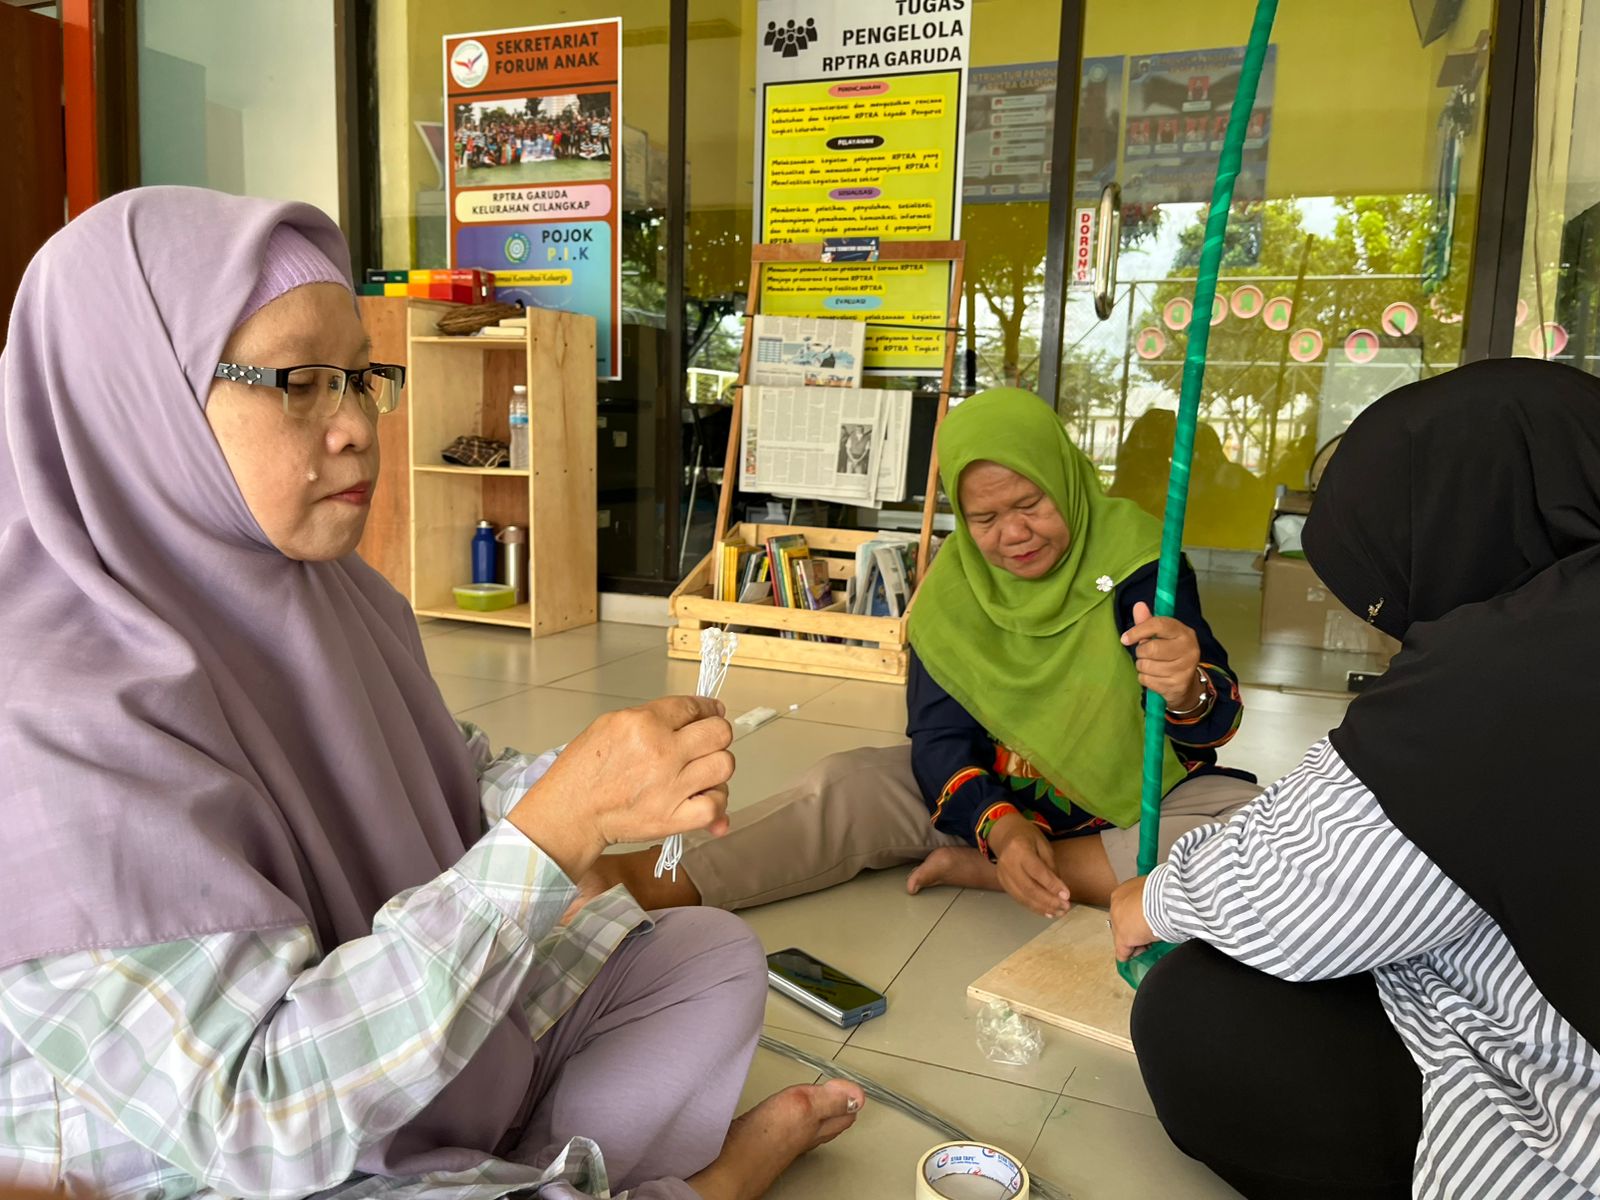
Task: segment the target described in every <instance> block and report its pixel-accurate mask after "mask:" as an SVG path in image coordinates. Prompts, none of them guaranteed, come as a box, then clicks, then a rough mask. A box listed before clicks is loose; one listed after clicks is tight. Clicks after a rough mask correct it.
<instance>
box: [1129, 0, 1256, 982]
mask: <svg viewBox="0 0 1600 1200" xmlns="http://www.w3.org/2000/svg"><path fill="white" fill-rule="evenodd" d="M1277 13H1278V0H1257V3H1256V19H1255V24H1254V25H1253V26H1252V27H1251V29H1250V44H1249V46H1248V47H1246V49H1245V52H1244V66H1243V67H1242V68H1241V69H1240V71H1239V90H1238V91H1237V92H1235V93H1234V97H1233V108H1232V110H1231V111H1230V112H1229V114H1228V132H1227V134H1226V135H1225V136H1224V137H1223V139H1222V157H1221V159H1220V160H1219V161H1218V163H1217V182H1216V186H1215V187H1213V188H1212V189H1211V208H1210V210H1209V211H1208V212H1207V214H1206V239H1205V244H1204V245H1203V246H1202V247H1201V250H1200V271H1199V274H1198V275H1197V276H1196V278H1195V283H1194V311H1193V312H1192V313H1191V314H1190V317H1189V347H1188V351H1187V353H1186V354H1185V355H1184V359H1183V391H1182V392H1181V393H1180V395H1179V397H1178V429H1177V434H1176V436H1175V437H1174V439H1173V445H1172V474H1171V475H1170V476H1169V477H1168V479H1167V512H1166V518H1165V520H1164V521H1163V522H1162V526H1161V564H1160V567H1159V568H1158V570H1157V574H1156V607H1155V615H1156V616H1158V617H1170V616H1171V615H1172V613H1173V610H1174V609H1175V608H1176V600H1177V594H1178V561H1179V559H1180V558H1181V557H1182V555H1183V519H1184V516H1185V514H1186V512H1187V510H1188V507H1189V468H1190V465H1191V463H1192V461H1193V459H1194V430H1195V425H1196V423H1197V422H1198V420H1199V417H1200V385H1201V383H1202V382H1204V380H1205V375H1206V346H1207V344H1208V343H1209V342H1210V340H1211V308H1212V305H1213V304H1214V303H1215V300H1216V295H1217V276H1218V274H1220V273H1221V270H1222V248H1223V242H1224V240H1225V238H1226V236H1227V232H1228V210H1229V209H1230V208H1232V207H1233V181H1234V180H1235V179H1237V178H1238V176H1239V160H1240V158H1241V157H1242V155H1243V153H1244V135H1245V129H1246V127H1247V126H1248V125H1249V124H1250V113H1251V110H1253V109H1254V108H1255V103H1256V86H1257V85H1258V84H1259V83H1260V82H1261V66H1262V64H1263V63H1264V62H1266V59H1267V44H1268V42H1269V41H1270V40H1271V37H1272V22H1273V18H1274V17H1276V16H1277ZM1166 749H1167V702H1166V700H1165V699H1164V698H1163V697H1162V696H1161V694H1160V693H1158V692H1155V691H1148V692H1146V693H1145V705H1144V789H1143V792H1142V793H1141V796H1140V803H1139V874H1141V875H1148V874H1150V872H1151V871H1153V870H1155V866H1156V858H1157V856H1158V854H1159V853H1160V847H1161V801H1162V798H1163V797H1162V794H1161V762H1162V757H1163V755H1164V754H1165V753H1166ZM1172 948H1173V947H1172V945H1171V943H1169V942H1157V943H1156V944H1155V945H1153V946H1151V947H1150V948H1149V949H1148V950H1146V951H1145V952H1144V953H1143V954H1140V955H1138V956H1137V957H1135V958H1132V959H1129V960H1128V961H1127V962H1123V963H1118V964H1117V970H1118V971H1119V972H1120V973H1121V975H1122V977H1123V978H1124V979H1126V980H1127V981H1128V982H1129V983H1130V984H1131V985H1132V986H1134V987H1138V986H1139V981H1140V980H1142V979H1143V978H1144V977H1145V975H1146V974H1147V973H1148V972H1149V970H1150V968H1151V967H1153V966H1154V965H1155V964H1156V963H1157V962H1158V961H1160V960H1161V958H1163V957H1164V956H1165V955H1166V954H1167V953H1168V952H1170V951H1171V950H1172Z"/></svg>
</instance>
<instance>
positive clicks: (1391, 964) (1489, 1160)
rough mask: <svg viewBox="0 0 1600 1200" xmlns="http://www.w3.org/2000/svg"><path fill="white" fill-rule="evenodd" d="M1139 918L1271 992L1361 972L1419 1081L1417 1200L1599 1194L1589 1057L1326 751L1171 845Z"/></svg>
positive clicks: (1479, 913) (1502, 947) (1460, 900)
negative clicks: (1273, 987) (1195, 943)
mask: <svg viewBox="0 0 1600 1200" xmlns="http://www.w3.org/2000/svg"><path fill="white" fill-rule="evenodd" d="M1483 832H1484V836H1486V837H1488V836H1492V831H1489V830H1484V831H1483ZM1144 910H1145V917H1146V919H1147V920H1148V921H1149V924H1150V928H1151V930H1152V931H1153V932H1154V933H1155V935H1156V936H1157V937H1159V938H1163V939H1165V940H1167V941H1173V942H1178V941H1184V940H1186V939H1189V938H1200V939H1203V940H1205V941H1207V942H1210V943H1211V944H1212V945H1214V946H1216V947H1217V948H1218V949H1219V950H1222V951H1224V952H1225V953H1227V954H1228V955H1230V956H1231V957H1233V958H1235V959H1237V960H1238V961H1240V962H1242V963H1246V964H1248V965H1250V966H1252V967H1255V968H1257V969H1258V970H1261V971H1265V972H1268V973H1269V974H1272V975H1276V976H1278V977H1280V978H1283V979H1292V980H1310V979H1332V978H1337V977H1340V976H1344V975H1353V974H1356V973H1357V972H1360V971H1371V972H1372V974H1373V977H1374V978H1375V979H1376V981H1377V985H1378V993H1379V995H1380V997H1381V998H1382V1001H1383V1006H1384V1009H1385V1011H1386V1012H1387V1014H1388V1017H1389V1020H1390V1021H1391V1022H1392V1023H1393V1025H1394V1027H1395V1029H1396V1030H1397V1031H1398V1032H1399V1034H1400V1037H1401V1039H1402V1040H1403V1041H1404V1042H1405V1045H1406V1048H1407V1049H1408V1050H1409V1051H1410V1052H1411V1057H1412V1058H1413V1059H1414V1060H1415V1061H1416V1064H1417V1067H1418V1068H1419V1070H1420V1071H1421V1073H1422V1079H1423V1100H1422V1123H1423V1129H1422V1138H1421V1141H1420V1143H1419V1144H1418V1146H1417V1159H1416V1168H1415V1174H1414V1176H1413V1187H1412V1191H1413V1194H1414V1195H1415V1196H1417V1197H1419V1198H1421V1200H1469V1198H1476V1197H1481V1198H1482V1200H1508V1198H1509V1197H1513V1196H1514V1197H1516V1200H1576V1198H1578V1197H1585V1196H1590V1195H1593V1194H1596V1193H1600V1052H1597V1051H1596V1049H1595V1047H1593V1046H1591V1045H1589V1044H1588V1043H1587V1042H1586V1041H1584V1039H1583V1038H1582V1037H1580V1036H1579V1035H1578V1033H1577V1031H1576V1030H1574V1029H1573V1028H1572V1026H1570V1025H1569V1024H1567V1022H1566V1021H1565V1020H1563V1019H1562V1018H1561V1016H1560V1014H1559V1013H1557V1012H1556V1011H1555V1009H1554V1008H1553V1007H1551V1005H1550V1004H1549V1002H1548V1001H1546V1000H1545V998H1544V997H1543V996H1542V995H1541V994H1540V992H1539V990H1538V989H1537V988H1536V987H1535V986H1534V983H1533V980H1532V979H1531V978H1529V976H1528V973H1527V971H1526V970H1524V969H1523V966H1522V964H1521V962H1520V961H1518V959H1517V956H1516V953H1515V952H1514V951H1513V950H1512V948H1511V944H1510V942H1508V941H1507V940H1506V937H1505V935H1504V934H1503V933H1501V931H1500V927H1499V926H1498V925H1496V924H1495V922H1494V921H1493V920H1492V919H1491V918H1490V917H1489V916H1488V914H1487V913H1485V912H1484V911H1483V910H1482V909H1480V908H1479V907H1478V906H1477V905H1476V904H1474V903H1473V902H1472V900H1471V899H1469V898H1468V897H1467V895H1466V894H1465V893H1464V892H1463V891H1462V890H1461V889H1460V888H1458V887H1457V886H1456V885H1455V884H1454V883H1452V882H1451V881H1450V880H1449V879H1448V878H1447V877H1446V876H1445V875H1444V873H1443V872H1442V871H1440V870H1439V868H1438V867H1436V866H1435V865H1434V864H1433V862H1432V861H1431V860H1430V859H1429V858H1428V857H1427V856H1426V855H1425V854H1423V853H1422V851H1421V850H1419V849H1418V848H1417V847H1416V846H1414V845H1413V844H1412V843H1411V842H1410V841H1409V840H1407V838H1406V837H1405V835H1404V834H1402V833H1401V832H1400V831H1399V830H1398V829H1396V828H1395V827H1394V826H1393V825H1392V824H1390V822H1389V819H1388V818H1387V817H1386V816H1385V815H1384V812H1383V809H1382V808H1381V807H1380V806H1379V804H1378V801H1377V799H1376V798H1375V797H1374V796H1373V795H1372V793H1371V792H1369V791H1368V790H1367V789H1366V787H1365V786H1364V785H1363V784H1362V783H1361V781H1360V780H1359V779H1357V778H1356V777H1355V775H1354V774H1353V773H1352V772H1351V771H1350V769H1349V768H1348V767H1347V766H1346V765H1345V764H1344V762H1343V760H1342V759H1341V758H1340V757H1339V754H1338V752H1337V751H1336V750H1334V748H1333V746H1332V745H1331V744H1330V743H1329V742H1328V741H1326V740H1323V741H1321V742H1319V743H1318V744H1317V745H1315V746H1313V747H1312V748H1311V750H1310V751H1309V752H1308V753H1307V754H1306V757H1305V759H1304V761H1303V762H1302V763H1301V764H1300V766H1299V767H1298V768H1297V769H1295V770H1294V771H1293V772H1291V773H1290V774H1289V775H1287V776H1285V777H1284V778H1283V779H1282V780H1280V781H1279V782H1277V783H1276V784H1274V785H1273V786H1272V787H1270V788H1268V789H1267V791H1266V792H1265V793H1263V794H1262V796H1261V797H1260V798H1259V799H1258V800H1256V801H1255V802H1253V803H1252V804H1250V805H1249V806H1248V807H1246V808H1245V809H1244V810H1242V811H1241V812H1239V813H1238V814H1237V815H1236V816H1235V817H1234V818H1233V820H1231V821H1229V822H1228V823H1227V824H1226V825H1210V826H1207V827H1205V828H1203V829H1197V830H1194V831H1193V832H1192V833H1189V834H1187V835H1185V836H1184V837H1183V838H1181V839H1180V840H1179V841H1178V843H1177V844H1176V845H1175V846H1174V847H1173V849H1172V854H1171V856H1170V859H1169V861H1168V863H1167V864H1166V865H1164V866H1161V867H1158V868H1157V869H1156V870H1155V871H1154V872H1152V873H1151V875H1150V880H1149V883H1148V884H1147V885H1146V888H1145V896H1144ZM1588 932H1589V931H1586V930H1575V931H1574V933H1575V935H1576V940H1575V941H1574V944H1573V953H1575V954H1583V953H1587V952H1588V950H1587V934H1588ZM1313 1086H1314V1085H1313Z"/></svg>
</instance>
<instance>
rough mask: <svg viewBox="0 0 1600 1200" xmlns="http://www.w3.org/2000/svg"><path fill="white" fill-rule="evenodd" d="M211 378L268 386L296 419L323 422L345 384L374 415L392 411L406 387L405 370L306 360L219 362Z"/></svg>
mask: <svg viewBox="0 0 1600 1200" xmlns="http://www.w3.org/2000/svg"><path fill="white" fill-rule="evenodd" d="M212 378H214V379H226V380H227V381H228V382H229V383H244V384H249V385H251V386H253V387H269V388H273V389H275V390H276V391H278V392H279V393H280V394H281V395H282V396H283V411H284V412H285V413H286V414H287V415H288V416H290V417H292V418H294V419H295V420H297V421H312V420H320V421H325V420H327V419H328V418H329V417H331V416H333V414H334V413H336V412H338V411H339V406H340V405H341V404H343V403H344V391H345V387H346V386H347V385H349V384H354V385H355V389H356V395H357V396H358V397H359V398H360V400H361V403H362V406H363V407H364V408H366V409H367V410H368V411H369V412H372V413H374V414H381V413H388V412H393V411H394V410H395V407H396V406H397V405H398V404H399V403H400V392H401V389H403V388H404V387H405V386H406V369H405V368H404V367H397V366H395V365H393V364H392V363H373V364H372V365H371V366H370V367H362V368H361V369H360V370H358V371H349V370H346V369H345V368H343V367H331V366H328V365H326V364H324V363H308V364H306V365H305V366H299V367H250V366H246V365H244V364H243V363H227V362H225V363H218V364H217V369H216V371H215V372H213V374H212Z"/></svg>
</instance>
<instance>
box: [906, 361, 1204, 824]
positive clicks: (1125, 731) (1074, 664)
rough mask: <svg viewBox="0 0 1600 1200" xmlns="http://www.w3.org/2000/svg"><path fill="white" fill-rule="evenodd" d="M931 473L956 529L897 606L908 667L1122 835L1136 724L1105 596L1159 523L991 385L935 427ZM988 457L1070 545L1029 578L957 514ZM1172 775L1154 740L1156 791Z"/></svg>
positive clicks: (1134, 803) (1045, 422) (1031, 405)
mask: <svg viewBox="0 0 1600 1200" xmlns="http://www.w3.org/2000/svg"><path fill="white" fill-rule="evenodd" d="M938 448H939V474H940V476H941V477H942V478H943V480H944V489H945V493H946V494H947V495H948V496H949V497H950V504H951V507H952V508H954V509H955V515H956V527H955V532H954V534H952V535H951V538H950V542H949V543H948V544H947V545H946V546H945V547H944V549H943V550H942V551H940V553H939V557H938V558H937V559H935V560H934V564H933V567H932V569H931V570H930V571H929V572H928V577H927V579H926V580H925V581H924V582H923V584H922V588H921V590H920V592H919V593H918V596H917V602H916V604H915V605H914V606H913V607H912V609H911V621H910V629H909V633H910V638H911V644H912V646H913V647H914V648H915V649H916V652H917V656H918V657H919V658H920V659H921V660H922V665H923V666H924V667H926V668H927V670H928V674H929V675H931V676H933V678H934V680H935V681H936V682H937V683H938V684H939V686H940V687H942V688H944V690H945V691H947V692H949V693H950V695H952V696H953V697H955V699H956V700H957V701H958V702H959V703H960V704H961V706H962V707H963V708H965V709H966V710H967V711H968V712H969V713H971V714H972V715H973V716H974V717H976V718H977V719H978V720H979V721H980V722H981V723H982V725H983V727H984V728H985V729H986V730H988V731H989V733H990V735H991V736H993V737H994V738H996V739H997V740H999V741H1000V742H1002V743H1004V744H1005V745H1006V746H1008V747H1010V748H1011V749H1012V750H1014V751H1016V752H1017V753H1018V754H1020V755H1022V756H1023V757H1025V758H1026V759H1027V760H1028V761H1029V762H1031V763H1032V764H1033V765H1034V766H1035V767H1036V768H1037V769H1038V770H1039V773H1040V774H1041V775H1043V776H1044V778H1045V779H1046V780H1047V781H1048V782H1049V783H1050V784H1051V786H1053V787H1054V788H1055V789H1056V791H1058V792H1059V793H1061V795H1062V796H1064V797H1066V798H1067V799H1069V800H1071V801H1072V802H1073V803H1074V804H1076V805H1077V806H1078V807H1080V808H1083V809H1086V810H1087V811H1089V812H1091V813H1093V814H1095V815H1096V816H1098V817H1103V818H1104V819H1106V820H1108V821H1111V822H1113V823H1114V824H1116V825H1119V826H1122V827H1123V828H1127V827H1129V826H1131V825H1134V824H1135V823H1137V822H1138V820H1139V786H1140V767H1141V759H1142V754H1143V746H1144V718H1143V715H1142V713H1141V712H1140V707H1139V704H1138V703H1137V697H1138V696H1139V676H1138V672H1137V670H1136V669H1135V668H1134V665H1133V660H1132V658H1131V657H1130V655H1129V654H1128V650H1127V648H1126V647H1125V646H1123V645H1122V642H1121V636H1120V633H1119V631H1118V629H1117V620H1116V611H1115V610H1116V606H1115V605H1114V604H1113V602H1112V601H1113V597H1114V595H1115V592H1114V589H1115V587H1116V586H1117V585H1119V584H1121V583H1122V582H1123V580H1125V579H1127V578H1128V576H1130V575H1132V574H1133V573H1134V572H1135V571H1137V570H1139V568H1141V567H1143V566H1144V565H1145V564H1147V563H1150V562H1154V561H1155V560H1156V559H1157V558H1158V557H1159V555H1160V552H1161V526H1160V524H1159V523H1158V522H1157V521H1156V519H1155V518H1154V517H1152V516H1150V515H1149V514H1148V513H1146V512H1145V511H1144V510H1143V509H1141V508H1140V507H1139V506H1138V505H1136V504H1134V503H1133V502H1132V501H1129V500H1116V499H1112V498H1111V497H1108V496H1107V495H1106V494H1105V493H1104V492H1103V491H1102V490H1101V488H1100V480H1099V478H1098V477H1097V476H1096V474H1095V468H1094V464H1092V463H1091V462H1090V461H1089V459H1088V458H1087V457H1086V456H1085V455H1084V454H1083V452H1082V451H1080V450H1079V449H1078V448H1077V447H1076V446H1074V445H1073V444H1072V441H1071V439H1070V438H1068V437H1067V431H1066V430H1065V429H1064V428H1063V427H1062V425H1061V421H1060V419H1059V418H1058V417H1057V416H1056V414H1055V413H1054V412H1053V411H1052V410H1051V409H1050V407H1049V406H1048V405H1047V404H1045V402H1044V401H1043V400H1041V399H1039V397H1037V396H1035V395H1033V394H1032V393H1031V392H1026V391H1023V390H1022V389H1021V388H992V389H990V390H989V391H986V392H981V393H979V394H978V395H976V396H974V397H972V398H971V399H970V400H967V401H966V402H965V403H963V404H961V405H958V406H957V407H956V408H954V409H952V410H951V411H950V414H949V415H948V416H947V417H946V418H945V420H944V423H943V424H941V425H940V426H939V434H938ZM983 461H988V462H994V463H999V464H1000V465H1001V466H1003V467H1009V468H1010V469H1011V470H1013V471H1015V472H1017V473H1018V474H1019V475H1025V476H1026V477H1027V478H1029V479H1031V480H1032V481H1033V482H1034V483H1036V484H1038V485H1039V487H1040V488H1041V489H1042V490H1043V491H1044V493H1045V494H1046V495H1047V496H1049V497H1050V499H1051V500H1052V501H1053V502H1054V503H1055V506H1056V508H1057V509H1059V510H1060V512H1061V515H1062V517H1064V518H1065V520H1066V523H1067V529H1068V531H1069V533H1070V534H1071V538H1072V540H1071V543H1070V544H1069V546H1068V549H1067V552H1066V554H1064V555H1063V556H1062V558H1061V561H1060V562H1059V563H1057V564H1056V566H1055V567H1054V568H1053V569H1052V570H1051V572H1050V573H1049V574H1048V575H1045V576H1043V577H1042V578H1039V579H1019V578H1017V577H1016V576H1015V575H1013V574H1011V572H1009V571H1006V570H1004V569H1002V568H1000V567H992V566H990V565H989V563H988V562H987V561H985V559H984V557H983V553H982V551H980V550H979V549H978V545H977V543H976V542H974V541H973V539H972V535H971V534H970V533H969V532H968V531H967V525H966V519H965V517H964V516H963V514H962V512H961V495H960V480H961V473H962V471H964V470H966V468H967V467H968V466H970V465H971V464H973V463H975V462H983ZM1184 775H1185V771H1184V767H1183V764H1182V763H1181V762H1179V761H1178V757H1177V755H1176V754H1175V753H1174V752H1173V751H1172V748H1171V743H1168V745H1167V754H1166V761H1165V763H1164V764H1163V776H1164V779H1163V783H1164V788H1163V791H1170V790H1171V789H1172V788H1173V787H1175V786H1176V785H1177V784H1178V783H1180V782H1181V781H1182V780H1183V778H1184Z"/></svg>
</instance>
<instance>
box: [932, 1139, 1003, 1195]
mask: <svg viewBox="0 0 1600 1200" xmlns="http://www.w3.org/2000/svg"><path fill="white" fill-rule="evenodd" d="M1027 1196H1028V1169H1027V1168H1026V1167H1024V1166H1023V1165H1022V1164H1021V1163H1020V1162H1018V1161H1017V1160H1016V1159H1014V1158H1012V1157H1011V1155H1009V1154H1007V1153H1006V1152H1005V1151H1004V1150H996V1149H995V1148H994V1147H993V1146H985V1145H984V1144H983V1143H982V1142H946V1143H945V1144H944V1145H942V1146H935V1147H934V1148H933V1149H932V1150H929V1151H928V1152H927V1153H926V1154H924V1155H923V1156H922V1161H921V1162H920V1163H918V1164H917V1200H1027Z"/></svg>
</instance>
